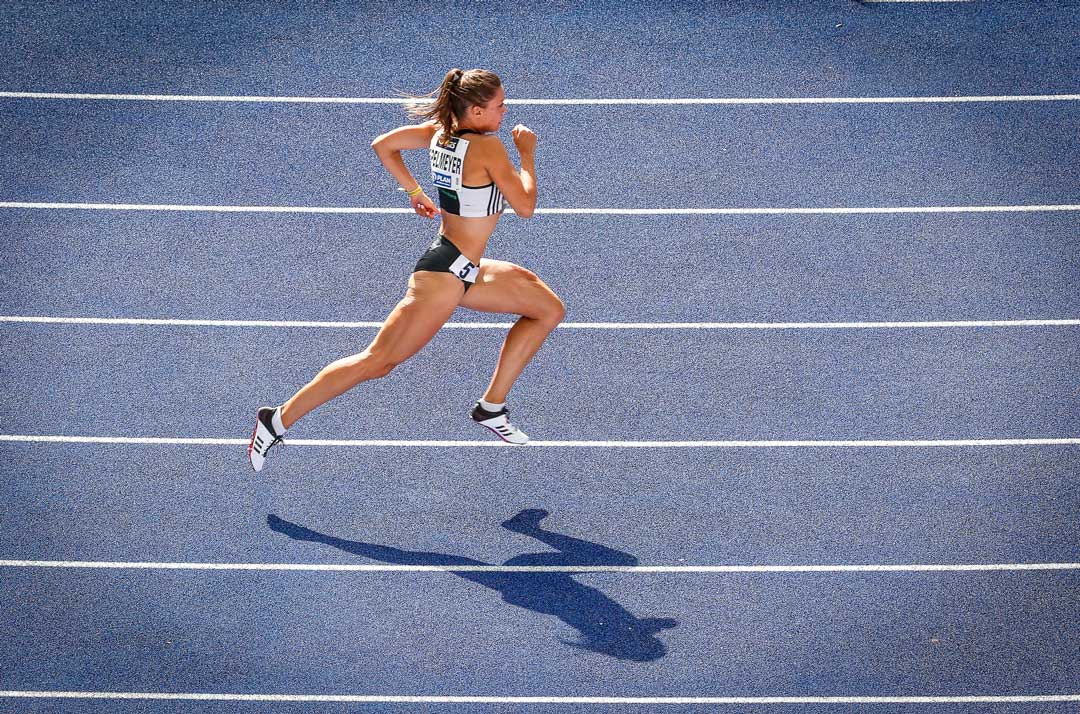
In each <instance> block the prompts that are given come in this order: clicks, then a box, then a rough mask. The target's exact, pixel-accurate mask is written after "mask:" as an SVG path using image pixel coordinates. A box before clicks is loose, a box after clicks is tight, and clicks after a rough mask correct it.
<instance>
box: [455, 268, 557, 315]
mask: <svg viewBox="0 0 1080 714" xmlns="http://www.w3.org/2000/svg"><path fill="white" fill-rule="evenodd" d="M557 300H558V297H557V296H556V295H555V293H554V292H553V291H552V290H551V288H549V287H548V286H547V285H546V284H545V283H544V281H543V280H541V279H540V278H538V277H537V276H536V275H535V274H534V273H533V272H532V271H530V270H527V269H525V268H522V267H521V266H518V265H514V264H513V263H507V262H506V261H503V260H487V259H484V260H481V261H480V272H479V273H478V274H477V276H476V282H475V283H473V286H472V287H471V288H469V290H468V291H467V292H466V293H465V297H463V298H462V299H461V306H462V307H467V308H469V309H471V310H480V311H481V312H510V313H514V314H515V315H531V314H532V313H534V312H536V311H537V309H538V308H539V307H540V306H542V305H545V304H550V303H551V302H552V301H557Z"/></svg>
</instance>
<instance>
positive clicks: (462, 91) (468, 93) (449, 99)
mask: <svg viewBox="0 0 1080 714" xmlns="http://www.w3.org/2000/svg"><path fill="white" fill-rule="evenodd" d="M501 86H502V80H501V79H499V75H497V74H495V73H494V72H488V71H487V70H485V69H470V70H461V69H458V68H457V67H455V68H454V69H452V70H450V71H449V72H447V73H446V76H445V77H443V81H442V84H440V85H439V88H438V89H436V90H435V91H434V92H431V93H430V94H426V95H423V96H422V97H413V99H415V100H421V99H425V98H432V97H433V98H434V101H432V102H430V103H428V102H424V103H420V102H419V101H416V102H413V103H410V104H409V105H408V112H409V116H411V117H413V118H414V119H434V120H435V121H437V122H439V125H440V126H442V141H446V140H447V139H449V138H450V135H451V134H452V133H453V132H454V129H455V128H456V127H457V125H458V123H459V122H460V120H461V119H463V118H464V117H465V112H466V111H467V110H468V109H469V107H477V106H480V107H482V106H484V105H485V104H487V103H488V102H490V101H491V99H492V97H494V96H495V92H496V91H498V89H499V87H501Z"/></svg>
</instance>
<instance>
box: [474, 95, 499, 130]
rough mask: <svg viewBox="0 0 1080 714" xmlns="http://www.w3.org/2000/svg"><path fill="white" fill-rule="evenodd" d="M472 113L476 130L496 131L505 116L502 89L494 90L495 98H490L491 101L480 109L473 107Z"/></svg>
mask: <svg viewBox="0 0 1080 714" xmlns="http://www.w3.org/2000/svg"><path fill="white" fill-rule="evenodd" d="M473 111H475V112H476V114H475V115H474V116H475V117H476V121H475V124H476V128H477V129H479V130H480V131H498V130H499V125H500V124H502V120H503V117H504V116H506V95H505V94H504V93H503V88H502V87H499V88H498V89H496V90H495V96H494V97H492V98H491V101H489V102H488V103H487V104H485V105H484V106H482V107H473Z"/></svg>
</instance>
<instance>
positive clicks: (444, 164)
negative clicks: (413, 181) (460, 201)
mask: <svg viewBox="0 0 1080 714" xmlns="http://www.w3.org/2000/svg"><path fill="white" fill-rule="evenodd" d="M468 148H469V142H468V141H466V140H465V139H462V138H460V137H457V136H454V137H451V138H450V141H448V142H447V143H446V144H445V145H443V144H439V142H438V136H437V135H436V137H435V138H433V139H432V140H431V146H430V147H429V149H430V150H429V152H428V153H429V156H430V159H431V181H432V183H434V184H435V187H436V188H445V189H447V190H449V191H460V190H461V174H462V166H463V165H464V163H465V151H466V149H468Z"/></svg>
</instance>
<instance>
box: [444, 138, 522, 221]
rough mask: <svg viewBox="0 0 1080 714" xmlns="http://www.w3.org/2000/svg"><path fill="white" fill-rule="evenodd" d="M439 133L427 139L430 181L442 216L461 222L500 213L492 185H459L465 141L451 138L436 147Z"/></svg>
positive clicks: (499, 200)
mask: <svg viewBox="0 0 1080 714" xmlns="http://www.w3.org/2000/svg"><path fill="white" fill-rule="evenodd" d="M441 138H442V130H441V129H440V130H439V131H436V132H435V136H433V137H431V146H430V150H429V152H428V153H429V154H430V156H431V180H432V181H433V182H434V183H435V188H437V189H438V190H439V207H440V208H441V209H442V210H443V211H444V212H445V213H452V214H454V215H455V216H464V217H465V218H483V217H484V216H494V215H496V214H498V213H502V210H503V195H502V193H500V192H499V189H498V188H496V186H495V184H494V183H489V184H487V185H486V186H466V185H465V184H464V183H462V180H461V176H462V168H463V167H464V165H465V152H467V151H468V150H469V141H468V140H467V139H463V138H461V137H460V136H452V137H450V140H449V141H448V142H446V144H442V143H440V141H439V140H440V139H441Z"/></svg>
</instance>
